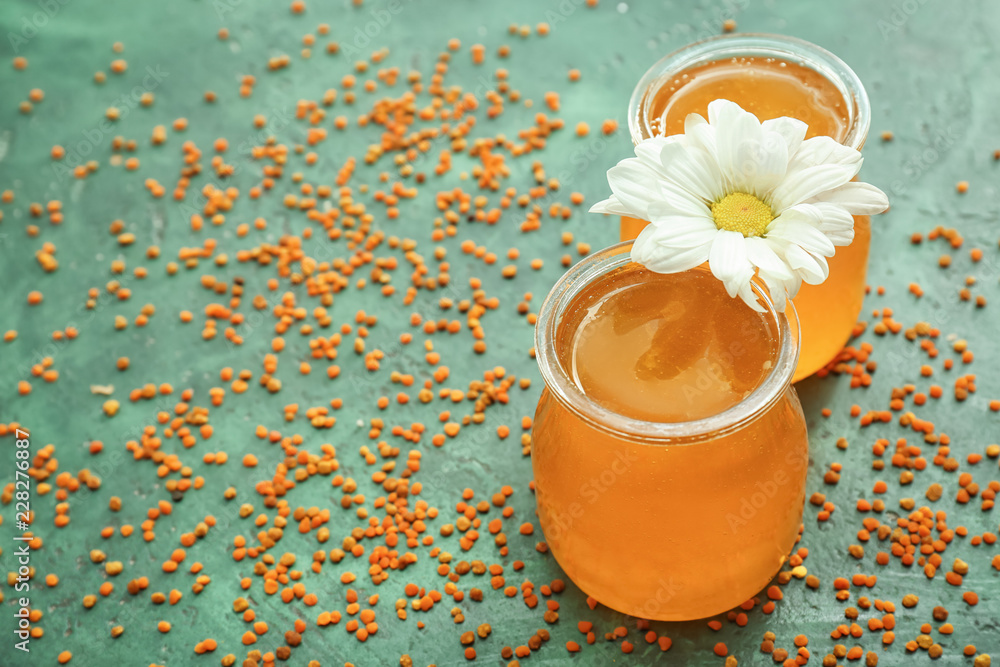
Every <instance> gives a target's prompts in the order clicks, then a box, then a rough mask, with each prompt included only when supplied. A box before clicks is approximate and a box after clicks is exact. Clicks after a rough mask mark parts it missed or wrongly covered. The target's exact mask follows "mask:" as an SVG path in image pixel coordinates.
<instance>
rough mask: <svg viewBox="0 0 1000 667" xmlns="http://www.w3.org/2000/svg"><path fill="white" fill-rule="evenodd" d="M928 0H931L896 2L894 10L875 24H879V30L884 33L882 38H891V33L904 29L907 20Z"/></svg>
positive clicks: (902, 0) (893, 6) (903, 0)
mask: <svg viewBox="0 0 1000 667" xmlns="http://www.w3.org/2000/svg"><path fill="white" fill-rule="evenodd" d="M928 2H929V0H901V1H900V2H894V3H893V5H892V11H891V12H889V13H888V14H886V15H884V16H883V17H882V18H880V19H879V20H878V22H877V23H876V24H875V25H877V26H878V31H879V32H880V33H882V39H889V35H893V34H895V33H898V32H900V31H902V29H903V26H904V25H906V23H907V21H909V20H910V18H912V17H913V15H914V14H916V13H917V11H918V10H919V9H920V8H921V7H923V6H924V5H926V4H927V3H928Z"/></svg>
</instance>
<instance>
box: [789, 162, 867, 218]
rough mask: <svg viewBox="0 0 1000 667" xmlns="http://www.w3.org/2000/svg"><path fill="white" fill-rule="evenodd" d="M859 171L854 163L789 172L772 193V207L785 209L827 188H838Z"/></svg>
mask: <svg viewBox="0 0 1000 667" xmlns="http://www.w3.org/2000/svg"><path fill="white" fill-rule="evenodd" d="M856 173H857V169H856V168H855V167H854V166H853V165H842V164H820V165H816V166H815V167H807V168H805V169H801V170H799V171H796V172H792V173H789V174H788V176H787V177H786V178H785V180H784V181H783V182H782V183H781V185H779V186H778V187H776V188H775V189H774V192H773V193H771V207H772V208H773V209H774V210H775V211H777V212H779V213H780V212H781V211H784V210H785V209H786V208H790V207H792V206H794V205H795V204H800V203H802V202H805V201H807V200H809V199H810V198H812V197H815V196H817V195H819V194H821V193H823V192H826V191H827V190H833V189H835V188H838V187H840V186H842V185H844V184H845V183H847V182H848V181H850V180H851V179H852V178H854V175H855V174H856Z"/></svg>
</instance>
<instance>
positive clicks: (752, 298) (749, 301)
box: [739, 280, 780, 313]
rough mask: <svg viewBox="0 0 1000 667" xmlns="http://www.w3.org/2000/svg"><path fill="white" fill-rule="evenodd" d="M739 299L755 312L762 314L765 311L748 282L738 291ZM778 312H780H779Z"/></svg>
mask: <svg viewBox="0 0 1000 667" xmlns="http://www.w3.org/2000/svg"><path fill="white" fill-rule="evenodd" d="M739 297H740V298H741V299H743V303H745V304H746V305H748V306H750V307H751V308H752V309H754V310H756V311H757V312H758V313H763V312H765V311H766V310H767V309H766V308H764V306H763V305H762V304H761V303H760V297H758V296H757V293H756V292H755V291H754V290H753V284H752V283H751V282H750V281H749V280H748V281H747V282H746V284H744V285H743V286H742V287H741V288H740V291H739ZM779 312H780V311H779Z"/></svg>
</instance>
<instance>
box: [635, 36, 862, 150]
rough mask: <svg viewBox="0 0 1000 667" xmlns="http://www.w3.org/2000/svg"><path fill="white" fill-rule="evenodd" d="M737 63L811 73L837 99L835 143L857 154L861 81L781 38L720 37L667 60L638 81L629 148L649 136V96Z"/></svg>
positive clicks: (825, 56)
mask: <svg viewBox="0 0 1000 667" xmlns="http://www.w3.org/2000/svg"><path fill="white" fill-rule="evenodd" d="M737 57H759V58H778V59H781V60H786V61H790V62H793V63H796V64H798V65H801V66H803V67H806V68H808V69H811V70H813V71H814V72H816V73H818V74H820V75H821V76H823V77H824V78H826V79H827V80H828V81H829V82H830V83H831V84H832V85H833V86H835V87H836V88H837V90H838V91H839V92H840V94H841V95H843V98H844V102H845V109H846V110H847V131H846V134H845V136H844V138H843V140H842V142H841V143H843V144H844V145H845V146H850V147H851V148H854V149H855V150H861V147H862V146H863V145H864V143H865V139H866V138H867V137H868V130H869V127H870V126H871V106H870V103H869V101H868V93H867V92H866V91H865V87H864V85H863V84H862V83H861V79H860V78H858V75H857V74H856V73H855V72H854V70H852V69H851V68H850V67H848V66H847V64H846V63H845V62H844V61H843V60H841V59H840V58H838V57H837V56H835V55H833V54H832V53H830V52H829V51H827V50H826V49H823V48H821V47H819V46H817V45H815V44H813V43H811V42H807V41H805V40H801V39H796V38H794V37H785V36H783V35H767V34H752V33H750V34H740V35H722V36H719V37H713V38H710V39H706V40H704V41H701V42H695V43H694V44H689V45H688V46H685V47H683V48H681V49H679V50H677V51H674V52H673V53H671V54H669V55H667V56H666V57H664V58H663V59H661V60H660V61H659V62H657V63H656V64H654V65H653V66H652V67H650V68H649V70H647V72H646V73H645V74H644V75H643V77H642V79H640V80H639V83H638V84H637V85H636V87H635V89H634V90H633V91H632V97H631V99H630V100H629V108H628V125H629V132H630V133H631V135H632V142H633V143H639V142H640V141H642V140H643V139H648V138H649V137H651V136H653V135H654V130H653V127H652V121H653V118H652V117H651V106H652V102H653V99H654V98H655V92H656V91H658V90H659V89H660V88H661V87H662V86H663V85H665V84H666V83H668V82H669V81H671V80H673V79H675V78H676V77H677V76H679V75H681V74H682V73H683V72H685V71H686V70H689V69H691V68H692V67H697V66H699V65H704V64H706V63H709V62H712V61H716V60H723V59H727V58H737Z"/></svg>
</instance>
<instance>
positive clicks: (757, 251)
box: [744, 237, 792, 280]
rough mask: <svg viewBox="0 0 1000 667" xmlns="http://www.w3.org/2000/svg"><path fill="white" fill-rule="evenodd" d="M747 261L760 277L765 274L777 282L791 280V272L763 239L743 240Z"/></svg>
mask: <svg viewBox="0 0 1000 667" xmlns="http://www.w3.org/2000/svg"><path fill="white" fill-rule="evenodd" d="M744 244H745V245H746V249H747V259H748V260H750V263H751V264H753V265H754V266H756V267H757V269H758V271H759V272H760V274H761V275H764V274H767V275H770V276H773V277H774V278H776V279H779V280H791V279H792V271H791V269H789V268H788V264H787V263H786V262H785V260H784V259H783V258H782V257H781V256H779V255H778V253H776V252H775V251H774V249H773V248H771V246H770V245H768V244H767V242H765V241H764V239H762V238H759V237H750V238H748V239H745V240H744Z"/></svg>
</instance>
